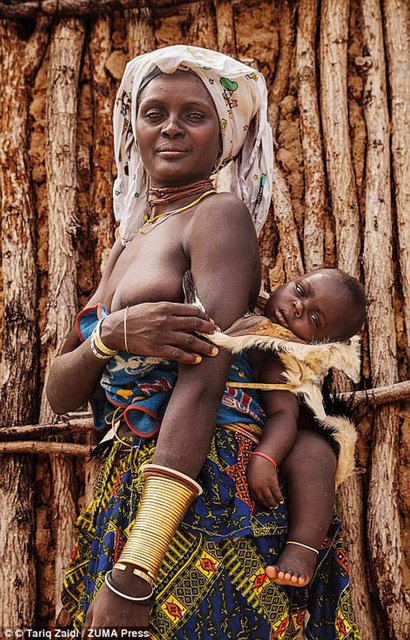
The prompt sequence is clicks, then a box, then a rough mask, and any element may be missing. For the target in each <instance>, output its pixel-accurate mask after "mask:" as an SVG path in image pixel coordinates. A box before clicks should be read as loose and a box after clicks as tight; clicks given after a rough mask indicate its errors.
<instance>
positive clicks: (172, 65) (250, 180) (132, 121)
mask: <svg viewBox="0 0 410 640" xmlns="http://www.w3.org/2000/svg"><path fill="white" fill-rule="evenodd" d="M156 69H159V70H160V71H161V72H162V73H167V74H172V73H174V72H175V71H177V69H182V70H186V71H188V70H190V71H193V72H194V73H195V74H196V75H197V76H198V77H199V78H200V79H201V80H202V82H203V83H204V85H205V87H206V88H207V90H208V91H209V93H210V95H211V97H212V99H213V102H214V104H215V108H216V111H217V114H218V117H219V126H220V133H221V138H222V153H221V155H220V156H219V158H218V160H217V163H216V168H215V170H216V171H218V170H219V169H221V168H222V167H224V166H225V165H226V164H228V163H229V162H233V164H234V176H233V181H232V185H233V187H232V190H233V191H234V193H235V194H236V195H237V196H238V198H240V199H241V200H242V201H243V202H244V203H245V204H246V206H247V207H248V209H249V212H250V214H251V216H252V220H253V223H254V225H255V228H256V232H257V233H259V231H260V230H261V229H262V226H263V224H264V222H265V220H266V218H267V215H268V210H269V205H270V201H271V194H272V165H273V143H272V132H271V128H270V125H269V123H268V119H267V89H266V83H265V80H264V78H263V76H262V74H261V73H259V72H258V71H255V70H254V69H252V68H251V67H248V66H247V65H245V64H243V63H241V62H238V61H237V60H234V59H233V58H231V57H229V56H226V55H224V54H222V53H218V52H216V51H210V50H208V49H202V48H200V47H189V46H185V45H175V46H172V47H165V48H163V49H158V50H156V51H153V52H151V53H145V54H143V55H141V56H137V57H136V58H134V59H133V60H131V61H130V62H128V64H127V66H126V68H125V72H124V75H123V78H122V81H121V85H120V87H119V90H118V93H117V97H116V101H115V106H114V152H115V160H116V164H117V172H118V173H117V178H116V180H115V182H114V188H113V195H114V213H115V217H116V219H117V220H120V238H121V242H122V244H123V245H124V246H125V245H126V244H127V243H128V242H129V241H130V240H131V239H132V238H133V236H134V235H135V233H137V231H138V228H139V226H140V225H141V223H142V220H143V216H144V213H145V212H146V207H147V203H146V198H147V192H148V176H147V172H146V170H145V167H144V164H143V162H142V159H141V155H140V153H139V149H138V145H137V143H136V140H137V138H136V131H135V127H136V116H137V107H138V94H139V92H140V90H141V86H142V84H143V83H144V80H145V79H146V78H147V76H149V75H150V74H152V72H154V71H155V70H156ZM144 84H145V83H144Z"/></svg>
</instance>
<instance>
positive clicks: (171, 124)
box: [162, 118, 184, 138]
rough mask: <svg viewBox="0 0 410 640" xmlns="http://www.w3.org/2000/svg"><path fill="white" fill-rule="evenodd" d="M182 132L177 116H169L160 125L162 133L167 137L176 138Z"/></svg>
mask: <svg viewBox="0 0 410 640" xmlns="http://www.w3.org/2000/svg"><path fill="white" fill-rule="evenodd" d="M183 133H184V130H183V128H182V127H181V125H180V123H179V121H178V119H177V118H169V119H168V120H167V121H166V122H164V126H163V127H162V134H163V135H164V136H166V137H168V138H177V137H181V136H182V135H183Z"/></svg>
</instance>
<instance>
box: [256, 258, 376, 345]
mask: <svg viewBox="0 0 410 640" xmlns="http://www.w3.org/2000/svg"><path fill="white" fill-rule="evenodd" d="M365 310H366V296H365V293H364V288H363V285H362V284H360V282H359V281H358V280H356V278H353V277H352V276H349V275H348V274H347V273H345V272H344V271H341V270H340V269H316V270H315V271H310V272H309V273H307V274H306V275H304V276H301V277H300V278H297V279H296V280H291V281H290V282H286V283H285V284H283V285H282V286H280V287H278V288H277V289H276V290H275V291H274V292H273V293H272V294H271V296H270V298H269V300H268V302H267V303H266V307H265V312H264V313H265V316H266V317H267V318H269V319H270V320H271V321H272V322H274V323H275V324H280V325H281V326H282V327H286V329H289V330H290V331H292V333H294V334H295V335H296V336H298V337H299V338H302V339H304V340H308V341H309V342H323V341H328V342H329V341H330V342H335V341H343V340H348V339H349V338H351V337H352V336H354V335H355V334H356V333H357V332H358V331H359V330H360V328H361V326H362V325H363V323H364V319H365Z"/></svg>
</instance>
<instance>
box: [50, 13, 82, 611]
mask: <svg viewBox="0 0 410 640" xmlns="http://www.w3.org/2000/svg"><path fill="white" fill-rule="evenodd" d="M83 42H84V26H83V23H82V21H81V20H80V19H78V18H67V19H62V20H61V21H60V22H58V23H57V24H56V26H55V28H54V30H53V34H52V42H51V52H50V69H49V77H48V91H47V154H46V168H47V189H48V208H49V246H48V251H49V276H48V278H49V279H48V318H47V326H46V330H45V333H44V335H43V338H42V341H43V343H47V345H48V351H47V371H48V370H49V368H50V365H51V363H52V361H53V358H54V356H55V355H56V354H58V353H59V351H60V349H61V346H62V344H63V341H64V340H65V338H66V336H67V334H68V333H69V331H70V329H71V326H72V324H73V322H74V319H75V317H76V314H77V250H76V235H77V220H76V204H77V193H76V192H77V172H76V126H77V91H78V76H79V70H80V63H81V56H82V48H83ZM53 419H54V420H56V416H54V414H53V412H52V411H51V408H50V407H49V405H48V403H47V399H46V397H45V395H44V396H43V402H42V409H41V420H42V421H43V422H46V421H47V422H51V421H53ZM51 468H52V474H53V515H54V518H55V526H54V527H53V531H54V540H55V549H56V564H55V580H56V585H55V587H56V588H55V606H56V620H57V621H58V617H59V614H60V611H61V609H62V604H61V600H60V592H61V587H62V580H63V570H64V567H65V565H66V564H67V561H68V559H69V556H70V551H71V548H72V545H73V539H74V522H75V520H76V506H75V502H74V498H73V495H72V493H71V491H72V486H73V482H74V469H73V461H72V459H66V458H65V457H62V456H59V455H55V456H52V457H51Z"/></svg>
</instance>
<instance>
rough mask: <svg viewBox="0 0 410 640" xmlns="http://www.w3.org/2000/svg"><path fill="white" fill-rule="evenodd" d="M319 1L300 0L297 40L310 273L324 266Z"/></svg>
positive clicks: (305, 242)
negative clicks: (319, 97) (318, 68)
mask: <svg viewBox="0 0 410 640" xmlns="http://www.w3.org/2000/svg"><path fill="white" fill-rule="evenodd" d="M317 10H318V5H317V0H300V2H299V8H298V22H297V38H296V71H297V81H298V102H299V111H300V131H301V139H302V149H303V163H304V177H305V215H304V226H303V253H304V259H305V267H306V270H307V271H310V270H311V269H317V268H318V267H322V266H323V262H324V217H325V184H326V181H325V169H324V165H323V156H322V138H321V133H320V118H319V105H318V97H317V90H316V83H317V78H316V54H315V51H316V48H315V45H316V27H317V13H318V12H317Z"/></svg>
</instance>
